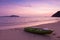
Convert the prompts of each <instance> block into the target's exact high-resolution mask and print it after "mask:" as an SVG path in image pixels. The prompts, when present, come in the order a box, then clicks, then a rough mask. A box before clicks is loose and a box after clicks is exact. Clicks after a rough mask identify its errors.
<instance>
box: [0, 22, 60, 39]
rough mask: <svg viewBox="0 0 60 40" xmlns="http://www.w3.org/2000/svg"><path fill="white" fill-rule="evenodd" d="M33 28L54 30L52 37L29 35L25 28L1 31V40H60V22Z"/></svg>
mask: <svg viewBox="0 0 60 40" xmlns="http://www.w3.org/2000/svg"><path fill="white" fill-rule="evenodd" d="M31 27H38V28H49V29H52V30H54V32H53V33H52V34H50V35H37V34H32V33H27V32H25V31H24V28H12V29H5V30H0V40H60V22H56V23H49V24H44V25H37V26H31Z"/></svg>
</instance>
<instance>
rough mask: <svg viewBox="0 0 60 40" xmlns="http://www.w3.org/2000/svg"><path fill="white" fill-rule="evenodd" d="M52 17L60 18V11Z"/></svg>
mask: <svg viewBox="0 0 60 40" xmlns="http://www.w3.org/2000/svg"><path fill="white" fill-rule="evenodd" d="M52 17H60V11H58V12H56V13H55V14H53V15H52Z"/></svg>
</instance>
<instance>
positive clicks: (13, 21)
mask: <svg viewBox="0 0 60 40" xmlns="http://www.w3.org/2000/svg"><path fill="white" fill-rule="evenodd" d="M57 21H60V18H59V17H0V28H15V27H25V26H26V27H27V26H34V25H41V24H47V23H54V22H57Z"/></svg>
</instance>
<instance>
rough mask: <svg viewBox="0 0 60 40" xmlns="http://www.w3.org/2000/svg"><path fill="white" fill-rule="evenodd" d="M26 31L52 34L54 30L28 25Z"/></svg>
mask: <svg viewBox="0 0 60 40" xmlns="http://www.w3.org/2000/svg"><path fill="white" fill-rule="evenodd" d="M24 31H25V32H29V33H34V34H51V33H52V32H53V30H49V29H48V30H46V29H44V28H32V27H26V28H24Z"/></svg>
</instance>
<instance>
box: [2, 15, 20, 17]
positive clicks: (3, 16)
mask: <svg viewBox="0 0 60 40" xmlns="http://www.w3.org/2000/svg"><path fill="white" fill-rule="evenodd" d="M2 17H19V16H18V15H10V16H2Z"/></svg>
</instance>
